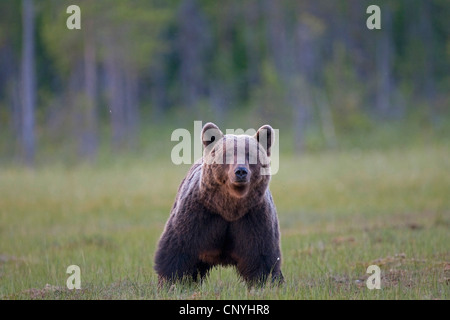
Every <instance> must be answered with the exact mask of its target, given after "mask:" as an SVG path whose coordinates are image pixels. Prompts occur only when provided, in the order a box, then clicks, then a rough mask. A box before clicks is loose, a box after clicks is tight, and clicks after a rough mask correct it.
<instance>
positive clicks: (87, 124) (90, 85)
mask: <svg viewBox="0 0 450 320" xmlns="http://www.w3.org/2000/svg"><path fill="white" fill-rule="evenodd" d="M85 35H86V36H85V40H84V91H85V97H86V99H85V103H84V106H83V107H84V109H83V114H82V116H81V117H82V123H81V130H82V131H81V133H80V135H81V137H80V138H81V139H80V146H79V149H80V154H81V156H82V157H86V158H87V159H88V160H90V161H92V160H94V159H95V156H96V154H97V148H98V140H97V139H98V138H97V64H96V48H95V39H94V37H93V34H92V30H88V31H87V32H86V34H85Z"/></svg>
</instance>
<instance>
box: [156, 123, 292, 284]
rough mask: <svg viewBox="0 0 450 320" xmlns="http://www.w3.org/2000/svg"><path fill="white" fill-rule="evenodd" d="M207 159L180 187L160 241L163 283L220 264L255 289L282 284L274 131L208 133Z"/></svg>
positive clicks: (209, 129) (210, 127)
mask: <svg viewBox="0 0 450 320" xmlns="http://www.w3.org/2000/svg"><path fill="white" fill-rule="evenodd" d="M201 139H202V142H203V145H204V147H205V149H204V152H203V157H202V158H200V159H199V160H198V161H197V162H195V163H194V164H193V166H192V167H191V169H190V170H189V172H188V173H187V175H186V177H185V178H184V179H183V181H182V182H181V185H180V186H179V188H178V194H177V196H176V199H175V203H174V205H173V207H172V210H171V213H170V216H169V219H168V221H167V223H166V226H165V228H164V231H163V233H162V235H161V238H160V240H159V243H158V248H157V251H156V255H155V266H154V268H155V271H156V272H157V274H158V278H159V283H160V285H161V284H163V283H165V282H166V281H169V282H173V281H176V280H180V279H182V278H186V277H187V278H189V279H192V280H194V281H197V280H198V279H200V280H201V279H202V278H203V277H205V276H206V275H207V273H208V271H209V270H210V269H211V268H212V267H213V266H216V265H224V266H226V265H232V266H235V267H236V268H237V271H238V272H239V274H240V276H241V277H242V278H243V279H244V280H245V281H246V282H247V283H248V284H249V285H253V284H262V283H264V282H265V280H266V279H267V278H268V276H269V275H270V274H272V281H273V282H277V283H281V282H283V275H282V273H281V250H280V231H279V227H278V216H277V212H276V209H275V205H274V202H273V199H272V195H271V193H270V191H269V188H268V187H269V181H270V166H269V162H270V150H271V146H272V143H273V141H274V130H273V129H272V127H270V126H269V125H265V126H262V127H261V128H260V129H259V130H258V131H257V133H256V134H255V135H254V136H249V135H224V134H223V133H222V132H221V131H220V130H219V128H218V127H217V126H216V125H215V124H213V123H207V124H206V125H205V126H204V127H203V129H202V137H201Z"/></svg>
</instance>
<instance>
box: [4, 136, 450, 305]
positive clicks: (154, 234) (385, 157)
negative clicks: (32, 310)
mask: <svg viewBox="0 0 450 320" xmlns="http://www.w3.org/2000/svg"><path fill="white" fill-rule="evenodd" d="M449 151H450V150H449V147H448V145H447V144H443V143H440V144H437V145H432V144H431V145H429V146H426V147H408V148H407V149H402V150H399V149H397V150H385V151H383V152H377V151H370V150H365V151H358V150H354V151H346V152H343V151H342V152H329V153H317V154H309V155H304V156H303V157H300V158H297V157H291V156H283V155H282V156H281V157H280V171H279V173H278V174H277V175H275V176H274V177H273V178H272V182H271V190H272V193H273V196H274V199H275V203H276V205H277V209H278V215H279V220H280V226H281V234H282V251H283V267H282V270H283V273H284V275H285V278H286V283H285V284H284V285H283V286H281V287H272V286H271V285H267V286H265V287H264V288H260V289H250V290H248V289H247V288H246V285H245V284H244V283H243V282H242V281H241V280H240V279H239V278H238V277H237V275H236V272H235V271H234V269H232V268H216V269H214V270H213V271H212V272H211V274H210V277H209V278H208V279H207V280H206V281H204V282H203V283H202V284H199V285H196V284H193V285H181V284H177V285H175V286H172V287H170V288H166V289H163V290H157V285H156V284H157V277H156V274H155V272H154V271H153V256H154V252H155V248H156V244H157V241H158V239H159V236H160V234H161V232H162V230H163V227H164V224H165V222H166V220H167V217H168V215H169V211H170V208H171V206H172V202H173V200H174V197H175V194H176V191H177V187H178V184H179V183H180V181H181V179H182V178H183V176H184V174H185V173H186V171H187V168H188V167H186V166H174V165H173V164H172V163H171V162H170V161H168V160H152V161H150V162H145V161H144V160H135V161H126V162H124V163H121V164H117V165H113V164H108V165H106V166H95V167H90V166H77V167H72V168H65V167H62V166H57V165H51V166H49V167H45V166H43V167H40V168H38V169H36V170H34V171H30V170H26V169H22V168H17V167H12V166H8V167H6V168H0V298H1V299H180V298H181V299H449V296H450V295H449V293H450V290H449V282H450V232H449V227H450V196H449V195H450V175H449V172H450V158H449V155H450V152H449ZM72 264H76V265H78V266H80V268H81V286H82V289H81V290H73V291H70V290H68V289H67V288H66V280H67V277H68V276H69V275H68V274H66V268H67V267H68V266H69V265H72ZM371 264H377V265H379V266H380V268H381V272H382V277H381V286H382V289H381V290H369V289H367V288H366V286H365V281H366V279H367V277H368V276H369V274H366V268H367V267H368V266H369V265H371Z"/></svg>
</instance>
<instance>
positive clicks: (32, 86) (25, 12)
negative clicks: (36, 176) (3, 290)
mask: <svg viewBox="0 0 450 320" xmlns="http://www.w3.org/2000/svg"><path fill="white" fill-rule="evenodd" d="M22 23H23V39H22V40H23V43H22V95H23V104H22V156H23V160H24V162H25V164H26V165H27V166H30V167H31V166H33V165H34V161H35V136H34V126H35V123H34V122H35V119H34V110H35V105H36V77H35V69H34V68H35V66H34V31H35V30H34V6H33V1H32V0H23V1H22Z"/></svg>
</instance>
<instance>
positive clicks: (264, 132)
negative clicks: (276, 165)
mask: <svg viewBox="0 0 450 320" xmlns="http://www.w3.org/2000/svg"><path fill="white" fill-rule="evenodd" d="M254 137H255V139H256V140H258V142H259V143H260V144H261V146H262V147H263V148H264V149H265V150H266V153H267V156H268V157H270V148H271V147H272V143H273V142H274V141H275V132H274V131H273V129H272V127H271V126H269V125H268V124H266V125H264V126H262V127H261V128H259V129H258V131H257V132H256V134H255V136H254Z"/></svg>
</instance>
